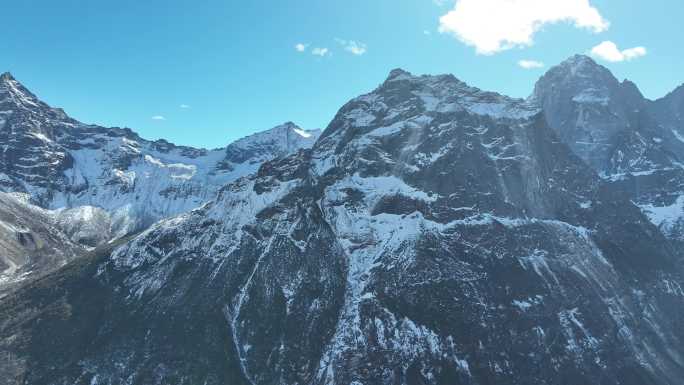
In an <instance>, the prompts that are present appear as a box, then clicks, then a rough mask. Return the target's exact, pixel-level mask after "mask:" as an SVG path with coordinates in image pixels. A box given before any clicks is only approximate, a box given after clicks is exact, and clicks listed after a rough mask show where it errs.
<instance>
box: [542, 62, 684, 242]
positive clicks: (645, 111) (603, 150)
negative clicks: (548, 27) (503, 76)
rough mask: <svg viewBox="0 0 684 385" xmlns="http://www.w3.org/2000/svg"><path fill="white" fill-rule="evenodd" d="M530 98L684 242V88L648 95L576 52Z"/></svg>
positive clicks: (655, 220) (585, 156)
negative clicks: (653, 97)
mask: <svg viewBox="0 0 684 385" xmlns="http://www.w3.org/2000/svg"><path fill="white" fill-rule="evenodd" d="M530 100H531V102H534V103H536V104H538V105H539V106H540V107H541V108H543V110H544V115H545V116H546V119H547V121H548V122H549V124H550V126H551V127H552V128H554V130H555V131H556V132H557V134H558V135H559V137H560V138H561V140H563V142H565V143H567V144H568V146H570V148H572V150H573V151H574V152H575V153H576V154H577V155H579V156H580V157H581V158H582V159H583V160H584V161H586V162H587V163H588V164H589V165H590V166H591V167H592V168H593V169H594V170H596V171H597V172H598V173H599V174H600V175H601V177H602V178H604V179H605V180H606V181H607V182H610V183H611V184H612V185H613V186H614V188H615V189H616V191H619V192H620V193H623V194H625V195H626V196H628V197H629V198H630V199H631V200H633V201H634V202H635V203H636V204H637V205H639V206H640V207H641V208H642V209H643V210H644V211H645V212H646V213H647V215H648V216H649V218H650V219H651V220H652V222H653V223H654V224H656V226H658V227H660V228H661V230H662V231H663V232H664V233H665V234H666V235H667V236H668V238H670V239H672V240H674V241H676V242H677V241H678V242H680V243H679V245H680V247H681V246H684V243H682V242H684V120H683V119H682V114H684V88H683V87H680V88H678V89H677V90H675V91H674V92H672V93H671V94H669V95H667V96H666V97H665V98H662V99H659V100H656V101H651V100H647V99H645V98H644V97H643V96H642V95H641V93H640V92H639V90H638V88H637V87H636V85H635V84H634V83H631V82H629V81H627V80H626V81H624V82H622V83H620V82H618V80H617V79H615V77H614V76H613V75H612V74H611V73H610V71H608V69H606V68H604V67H602V66H600V65H598V64H596V63H595V62H594V61H593V60H592V59H590V58H588V57H586V56H575V57H573V58H571V59H569V60H567V61H565V62H563V63H562V64H560V65H559V66H557V67H554V68H552V69H551V70H550V71H549V72H548V73H547V74H546V75H544V76H543V77H542V78H541V79H540V80H539V82H538V83H537V85H536V87H535V91H534V94H533V96H532V97H531V98H530Z"/></svg>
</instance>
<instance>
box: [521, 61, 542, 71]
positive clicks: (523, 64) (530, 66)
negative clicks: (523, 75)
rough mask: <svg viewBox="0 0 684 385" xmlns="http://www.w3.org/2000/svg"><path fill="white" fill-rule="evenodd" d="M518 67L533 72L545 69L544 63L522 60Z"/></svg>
mask: <svg viewBox="0 0 684 385" xmlns="http://www.w3.org/2000/svg"><path fill="white" fill-rule="evenodd" d="M518 65H519V66H520V67H521V68H524V69H526V70H531V69H535V68H544V63H542V62H540V61H536V60H520V61H519V62H518Z"/></svg>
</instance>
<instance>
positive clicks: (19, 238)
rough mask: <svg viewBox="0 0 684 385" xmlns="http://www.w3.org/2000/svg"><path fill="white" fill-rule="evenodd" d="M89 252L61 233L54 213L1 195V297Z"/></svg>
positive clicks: (3, 194) (13, 197)
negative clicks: (20, 285)
mask: <svg viewBox="0 0 684 385" xmlns="http://www.w3.org/2000/svg"><path fill="white" fill-rule="evenodd" d="M85 252H86V249H85V248H84V247H82V246H81V245H79V244H77V243H75V242H72V240H71V239H70V238H69V237H68V236H67V234H65V233H64V232H63V231H62V230H61V229H60V227H59V224H58V221H57V219H56V217H55V216H54V215H53V213H50V212H48V211H46V210H43V209H41V208H39V207H35V206H32V205H30V204H27V203H25V202H23V201H22V200H21V199H19V198H18V197H15V196H12V195H10V194H5V193H0V296H2V293H3V291H6V290H7V289H9V288H11V287H14V286H16V285H18V284H20V283H21V282H22V281H25V280H27V279H28V278H34V277H39V276H41V275H43V274H46V273H48V272H50V271H53V270H56V269H58V268H60V267H62V266H64V265H66V264H67V263H68V262H69V261H71V260H73V259H76V258H78V257H80V256H82V255H83V254H85Z"/></svg>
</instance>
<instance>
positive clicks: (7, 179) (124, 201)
mask: <svg viewBox="0 0 684 385" xmlns="http://www.w3.org/2000/svg"><path fill="white" fill-rule="evenodd" d="M318 135H319V132H318V131H304V130H302V129H300V128H299V127H297V126H296V125H294V124H293V123H286V124H284V125H282V126H279V127H276V128H273V129H271V130H269V131H265V132H262V133H258V134H255V135H253V136H251V137H249V138H245V139H242V140H240V141H238V142H236V143H233V144H231V145H230V146H228V148H223V149H217V150H203V149H195V148H190V147H184V146H176V145H173V144H171V143H169V142H167V141H164V140H158V141H154V142H153V141H148V140H145V139H142V138H140V137H139V136H138V135H137V134H136V133H134V132H133V131H131V130H130V129H126V128H124V129H121V128H103V127H99V126H93V125H86V124H83V123H80V122H78V121H76V120H74V119H71V118H69V117H68V116H67V115H66V114H65V113H64V112H63V111H62V110H60V109H55V108H51V107H49V106H48V105H46V104H45V103H43V102H41V101H40V100H38V98H36V97H35V96H34V95H33V94H32V93H31V92H29V91H28V90H27V89H26V88H25V87H23V86H22V85H21V84H20V83H19V82H18V81H17V80H16V79H14V78H13V77H12V76H11V75H10V74H8V73H6V74H4V75H1V76H0V151H1V152H0V191H8V192H22V193H28V194H29V195H30V196H31V198H32V201H33V202H34V203H35V204H37V205H39V206H41V207H44V208H47V209H61V208H76V207H81V206H93V207H98V208H102V209H104V210H105V211H106V212H107V214H108V215H109V216H110V222H111V224H112V228H111V233H112V235H113V236H115V237H121V236H123V235H126V234H129V233H132V232H135V231H139V230H141V229H144V228H146V227H148V226H149V225H151V224H152V223H154V222H156V221H157V220H159V219H162V218H166V217H169V216H173V215H176V214H180V213H183V212H186V211H188V210H191V209H193V208H196V207H198V206H200V205H201V204H203V203H204V202H206V201H208V200H209V199H211V198H213V197H214V196H215V194H216V192H217V191H218V189H219V188H220V187H222V186H223V185H224V184H226V183H228V182H230V181H233V180H235V179H237V178H239V177H242V176H244V175H247V174H250V173H253V172H255V171H256V170H257V169H258V167H259V165H260V164H261V163H262V162H263V161H265V160H270V159H274V158H275V157H279V156H283V155H286V154H290V153H292V152H295V151H297V150H298V149H299V148H303V147H307V146H308V147H310V146H311V145H313V142H314V141H315V139H316V137H317V136H318Z"/></svg>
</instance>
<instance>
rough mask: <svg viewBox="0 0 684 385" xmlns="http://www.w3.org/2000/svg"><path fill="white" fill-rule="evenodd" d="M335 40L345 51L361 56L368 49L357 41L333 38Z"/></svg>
mask: <svg viewBox="0 0 684 385" xmlns="http://www.w3.org/2000/svg"><path fill="white" fill-rule="evenodd" d="M335 41H336V42H337V43H339V44H340V45H341V46H342V47H344V49H345V50H346V51H348V52H350V53H352V54H353V55H356V56H361V55H363V54H365V53H366V51H368V46H366V44H364V43H361V42H358V41H354V40H344V39H335Z"/></svg>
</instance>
